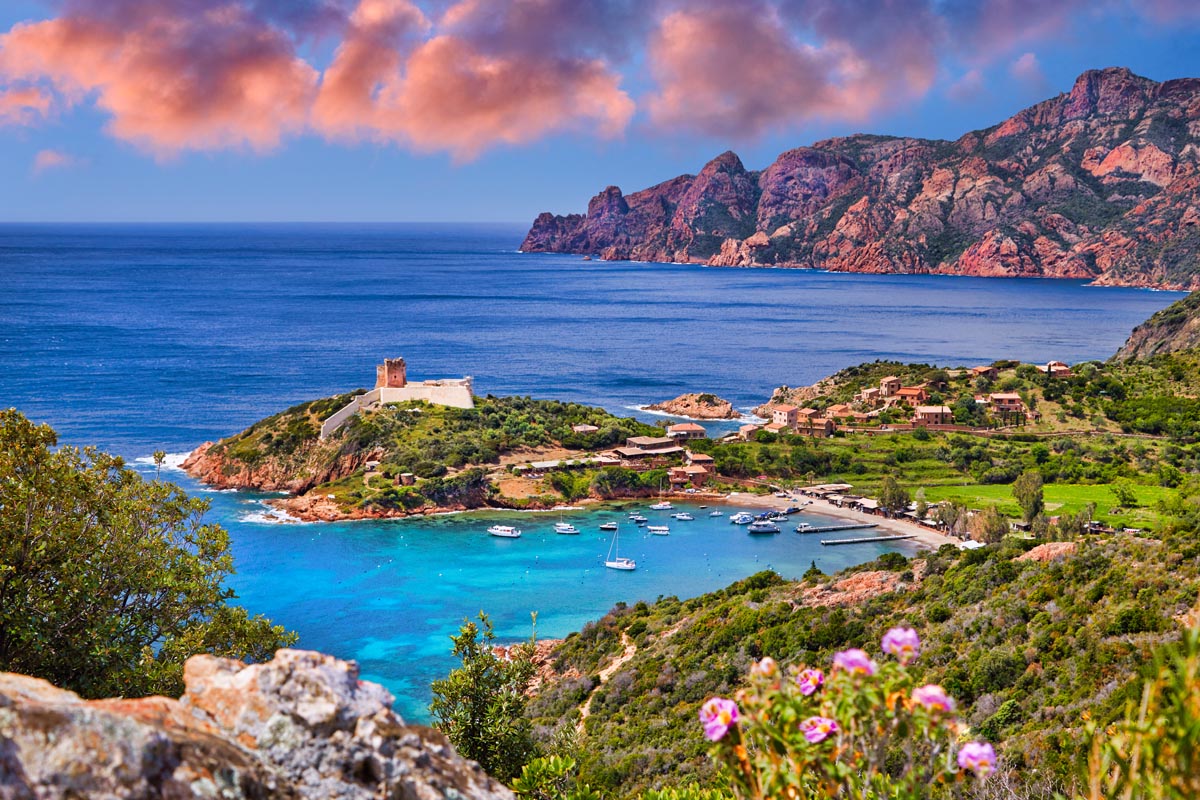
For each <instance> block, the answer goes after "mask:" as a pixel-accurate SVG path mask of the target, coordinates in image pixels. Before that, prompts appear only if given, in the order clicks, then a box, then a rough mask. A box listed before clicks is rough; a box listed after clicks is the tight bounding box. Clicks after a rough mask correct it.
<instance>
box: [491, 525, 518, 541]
mask: <svg viewBox="0 0 1200 800" xmlns="http://www.w3.org/2000/svg"><path fill="white" fill-rule="evenodd" d="M487 532H488V533H490V534H491V535H492V536H499V537H500V538H501V539H520V538H521V531H520V529H519V528H514V527H513V526H511V525H493V526H492V527H490V528H488V529H487Z"/></svg>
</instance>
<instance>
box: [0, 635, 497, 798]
mask: <svg viewBox="0 0 1200 800" xmlns="http://www.w3.org/2000/svg"><path fill="white" fill-rule="evenodd" d="M184 681H185V683H186V685H187V690H186V692H185V693H184V695H183V697H182V698H181V699H179V700H172V699H168V698H164V697H148V698H143V699H139V700H96V701H84V700H81V699H80V698H79V697H78V695H75V694H74V693H72V692H68V691H65V690H62V689H58V688H55V687H54V686H52V685H51V684H49V683H47V682H46V681H43V680H39V679H36V678H29V677H25V676H23V675H15V674H12V673H0V798H4V799H5V800H24V798H30V800H32V799H33V798H58V797H93V798H117V797H121V798H159V797H169V798H201V797H204V798H214V797H221V798H268V797H270V798H297V799H300V798H312V799H313V800H316V799H317V798H345V799H346V800H358V799H359V798H362V800H366V798H397V799H398V800H434V798H482V799H485V800H486V799H488V798H495V799H496V800H509V799H510V798H512V793H511V792H510V791H509V790H508V789H506V788H505V787H504V786H502V785H500V784H499V783H497V782H496V781H494V780H493V779H492V778H490V777H489V776H488V775H487V774H486V773H484V772H483V770H482V769H481V768H480V767H479V765H478V764H476V763H475V762H473V761H467V760H465V759H462V758H460V757H458V755H456V754H455V752H454V750H453V748H452V747H451V746H450V744H449V742H448V741H447V740H446V738H445V737H444V736H442V735H441V734H440V733H438V732H437V731H434V730H432V729H430V728H424V727H421V726H416V725H407V724H405V722H404V720H402V719H401V718H400V716H399V715H398V714H396V713H395V712H394V711H392V708H391V705H392V696H391V695H390V694H389V693H388V692H387V690H386V689H384V688H383V687H382V686H379V685H378V684H374V683H369V682H366V681H360V680H359V679H358V669H357V667H356V666H355V665H354V664H353V663H349V662H345V661H339V660H337V659H335V658H332V657H330V656H326V655H322V654H320V653H313V652H308V651H302V650H280V651H279V652H278V653H276V655H275V658H274V660H272V661H270V662H269V663H266V664H258V665H253V666H246V665H245V664H243V663H241V662H239V661H232V660H229V659H222V658H215V657H213V656H196V657H194V658H192V659H190V660H189V661H188V663H187V666H186V667H185V673H184Z"/></svg>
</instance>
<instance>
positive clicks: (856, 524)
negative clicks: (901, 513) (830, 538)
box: [796, 522, 879, 533]
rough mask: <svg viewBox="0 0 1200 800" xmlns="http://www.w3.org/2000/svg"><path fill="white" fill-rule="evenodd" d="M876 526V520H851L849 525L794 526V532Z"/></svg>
mask: <svg viewBox="0 0 1200 800" xmlns="http://www.w3.org/2000/svg"><path fill="white" fill-rule="evenodd" d="M878 527H879V523H878V522H853V523H851V524H849V525H810V526H809V527H807V528H802V527H800V526H796V533H833V532H834V531H857V530H862V529H864V528H878Z"/></svg>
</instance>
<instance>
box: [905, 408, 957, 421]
mask: <svg viewBox="0 0 1200 800" xmlns="http://www.w3.org/2000/svg"><path fill="white" fill-rule="evenodd" d="M912 421H913V424H914V425H950V424H953V422H954V412H953V411H951V410H950V407H949V406H917V413H915V414H914V415H913V418H912Z"/></svg>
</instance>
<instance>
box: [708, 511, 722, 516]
mask: <svg viewBox="0 0 1200 800" xmlns="http://www.w3.org/2000/svg"><path fill="white" fill-rule="evenodd" d="M708 515H709V516H710V517H723V516H725V512H724V511H716V510H714V511H710V512H708Z"/></svg>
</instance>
